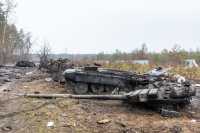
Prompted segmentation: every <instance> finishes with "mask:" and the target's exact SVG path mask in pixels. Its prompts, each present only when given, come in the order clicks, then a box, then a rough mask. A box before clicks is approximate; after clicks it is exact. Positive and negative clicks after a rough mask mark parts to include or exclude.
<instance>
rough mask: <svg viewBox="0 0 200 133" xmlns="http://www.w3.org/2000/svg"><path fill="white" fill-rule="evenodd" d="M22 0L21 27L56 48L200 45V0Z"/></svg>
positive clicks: (92, 49) (18, 16) (18, 14)
mask: <svg viewBox="0 0 200 133" xmlns="http://www.w3.org/2000/svg"><path fill="white" fill-rule="evenodd" d="M16 1H17V2H18V6H17V9H16V10H15V11H16V23H17V25H18V27H21V28H23V29H25V31H30V32H32V34H33V36H34V38H36V39H37V40H39V41H40V40H48V41H49V42H50V44H51V48H52V50H53V52H56V53H63V52H66V51H67V52H68V53H98V52H101V51H104V52H114V51H115V49H119V50H122V51H126V52H130V51H132V50H133V49H135V48H138V47H140V46H141V44H142V43H146V44H147V46H148V48H149V49H150V50H151V51H160V50H161V49H163V48H168V49H170V48H172V47H173V45H174V44H175V43H177V44H180V45H181V46H182V47H184V48H185V49H187V50H189V49H196V48H197V47H199V48H200V1H199V0H16ZM40 42H41V41H40ZM39 47H40V46H39V45H35V46H34V49H35V51H37V50H38V48H39Z"/></svg>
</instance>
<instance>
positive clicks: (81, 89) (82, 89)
mask: <svg viewBox="0 0 200 133" xmlns="http://www.w3.org/2000/svg"><path fill="white" fill-rule="evenodd" d="M74 93H75V94H79V95H83V94H87V93H88V85H87V84H85V83H76V85H75V87H74Z"/></svg>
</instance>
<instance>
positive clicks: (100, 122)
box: [97, 119, 111, 124]
mask: <svg viewBox="0 0 200 133" xmlns="http://www.w3.org/2000/svg"><path fill="white" fill-rule="evenodd" d="M110 122H111V120H109V119H103V120H100V121H97V123H98V124H106V123H110Z"/></svg>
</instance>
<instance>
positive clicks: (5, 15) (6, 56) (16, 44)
mask: <svg viewBox="0 0 200 133" xmlns="http://www.w3.org/2000/svg"><path fill="white" fill-rule="evenodd" d="M14 8H15V4H14V3H13V1H11V0H6V2H4V3H2V2H0V64H5V63H11V62H15V61H16V60H22V59H27V58H29V52H30V48H31V46H32V41H31V34H30V33H25V32H24V31H23V30H22V29H20V30H18V29H17V27H16V25H15V24H10V23H9V17H10V16H11V13H12V11H13V9H14Z"/></svg>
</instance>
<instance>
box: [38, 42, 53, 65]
mask: <svg viewBox="0 0 200 133" xmlns="http://www.w3.org/2000/svg"><path fill="white" fill-rule="evenodd" d="M50 53H51V48H50V45H49V43H48V42H47V41H45V42H44V44H43V45H42V47H41V49H40V50H39V58H40V66H39V69H41V68H47V65H48V62H49V59H50Z"/></svg>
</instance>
